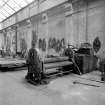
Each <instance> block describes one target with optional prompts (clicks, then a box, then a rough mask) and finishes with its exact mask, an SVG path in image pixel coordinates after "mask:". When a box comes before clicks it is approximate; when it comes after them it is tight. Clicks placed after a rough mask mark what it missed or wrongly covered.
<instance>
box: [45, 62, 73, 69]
mask: <svg viewBox="0 0 105 105" xmlns="http://www.w3.org/2000/svg"><path fill="white" fill-rule="evenodd" d="M72 64H73V63H72V62H70V61H63V62H57V63H48V64H44V68H45V69H51V68H57V67H62V66H68V65H72Z"/></svg>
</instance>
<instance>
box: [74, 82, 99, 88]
mask: <svg viewBox="0 0 105 105" xmlns="http://www.w3.org/2000/svg"><path fill="white" fill-rule="evenodd" d="M73 84H82V85H87V86H93V87H100V86H98V85H93V84H88V83H83V82H78V81H74V82H73Z"/></svg>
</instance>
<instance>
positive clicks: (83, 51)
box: [75, 43, 97, 74]
mask: <svg viewBox="0 0 105 105" xmlns="http://www.w3.org/2000/svg"><path fill="white" fill-rule="evenodd" d="M75 53H76V54H75V61H76V64H77V65H78V67H79V69H80V70H81V72H82V73H83V74H85V73H88V72H91V71H93V70H95V69H96V63H97V58H96V57H95V56H94V50H93V48H92V45H91V44H89V43H82V44H81V46H80V48H79V49H78V50H77V51H75Z"/></svg>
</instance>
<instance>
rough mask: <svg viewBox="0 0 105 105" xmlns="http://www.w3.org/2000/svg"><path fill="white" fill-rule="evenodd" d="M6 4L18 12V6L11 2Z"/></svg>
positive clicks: (11, 0)
mask: <svg viewBox="0 0 105 105" xmlns="http://www.w3.org/2000/svg"><path fill="white" fill-rule="evenodd" d="M8 4H9V6H11V7H12V8H13V9H14V10H16V11H18V10H19V9H20V8H19V6H18V5H17V4H16V3H15V2H14V1H13V0H10V1H9V2H8Z"/></svg>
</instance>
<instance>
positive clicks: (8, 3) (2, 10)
mask: <svg viewBox="0 0 105 105" xmlns="http://www.w3.org/2000/svg"><path fill="white" fill-rule="evenodd" d="M32 1H34V0H0V22H1V21H3V20H4V19H6V18H7V17H9V16H11V15H12V14H14V13H15V12H17V11H19V10H20V9H22V8H23V7H25V6H27V5H28V4H30V3H31V2H32Z"/></svg>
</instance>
